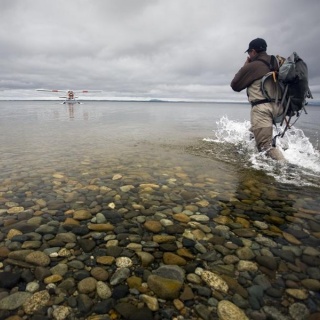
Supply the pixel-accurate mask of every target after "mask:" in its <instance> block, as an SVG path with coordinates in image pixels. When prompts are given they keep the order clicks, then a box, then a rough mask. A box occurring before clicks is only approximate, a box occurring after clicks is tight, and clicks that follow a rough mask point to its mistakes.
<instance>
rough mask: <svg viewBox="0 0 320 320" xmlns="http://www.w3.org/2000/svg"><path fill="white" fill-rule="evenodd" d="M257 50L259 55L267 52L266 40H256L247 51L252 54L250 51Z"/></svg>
mask: <svg viewBox="0 0 320 320" xmlns="http://www.w3.org/2000/svg"><path fill="white" fill-rule="evenodd" d="M252 50H255V51H256V52H257V53H259V52H262V51H266V50H267V43H266V41H265V40H264V39H261V38H256V39H253V40H252V41H251V42H250V43H249V48H248V49H247V50H246V51H245V52H248V53H250V51H252Z"/></svg>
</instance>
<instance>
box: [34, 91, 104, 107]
mask: <svg viewBox="0 0 320 320" xmlns="http://www.w3.org/2000/svg"><path fill="white" fill-rule="evenodd" d="M37 91H46V92H64V93H65V94H66V95H65V96H63V97H59V98H61V99H65V100H64V101H63V103H69V104H74V103H80V102H79V101H78V100H77V99H78V98H79V97H76V96H75V93H89V92H101V90H55V89H53V90H50V89H37Z"/></svg>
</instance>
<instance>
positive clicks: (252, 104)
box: [251, 99, 276, 107]
mask: <svg viewBox="0 0 320 320" xmlns="http://www.w3.org/2000/svg"><path fill="white" fill-rule="evenodd" d="M275 101H276V100H275V99H263V100H256V101H251V107H254V106H257V105H258V104H263V103H271V102H275Z"/></svg>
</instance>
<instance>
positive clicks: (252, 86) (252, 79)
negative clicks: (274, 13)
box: [231, 38, 285, 160]
mask: <svg viewBox="0 0 320 320" xmlns="http://www.w3.org/2000/svg"><path fill="white" fill-rule="evenodd" d="M266 50H267V43H266V41H265V40H263V39H261V38H257V39H254V40H252V41H251V42H250V43H249V48H248V49H247V50H246V51H245V52H248V55H249V56H248V57H247V60H246V62H245V63H244V65H243V67H242V68H241V69H240V70H239V71H238V72H237V74H236V75H235V76H234V78H233V80H232V81H231V88H232V89H233V90H234V91H237V92H240V91H242V90H243V89H245V88H247V95H248V100H249V102H250V103H251V105H252V108H251V129H250V130H251V131H252V133H253V135H254V138H255V141H256V145H257V148H258V151H259V152H265V153H266V155H267V156H268V157H271V158H272V159H275V160H285V158H284V156H283V154H282V152H281V151H280V150H279V149H277V148H276V147H273V145H272V132H273V119H274V118H276V117H277V116H278V115H279V113H281V111H280V108H279V107H278V106H277V104H276V103H274V102H268V101H266V98H265V96H264V95H263V93H262V91H261V79H262V78H263V76H264V75H266V74H267V73H268V72H270V70H272V71H278V68H279V67H278V62H277V60H276V58H275V57H274V56H270V55H268V54H267V52H266ZM268 80H269V81H266V83H265V88H266V89H267V91H268V93H269V95H270V97H272V98H274V97H275V96H276V86H275V83H274V82H273V80H272V79H268Z"/></svg>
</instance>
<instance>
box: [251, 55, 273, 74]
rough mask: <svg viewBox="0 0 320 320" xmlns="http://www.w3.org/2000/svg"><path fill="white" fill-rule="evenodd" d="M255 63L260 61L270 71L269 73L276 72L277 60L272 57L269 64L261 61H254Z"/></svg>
mask: <svg viewBox="0 0 320 320" xmlns="http://www.w3.org/2000/svg"><path fill="white" fill-rule="evenodd" d="M255 61H261V62H263V63H264V64H265V65H266V66H267V67H268V68H269V69H270V71H276V64H277V59H276V57H275V56H273V55H272V56H271V59H270V63H268V62H267V61H266V60H262V59H256V60H255Z"/></svg>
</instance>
